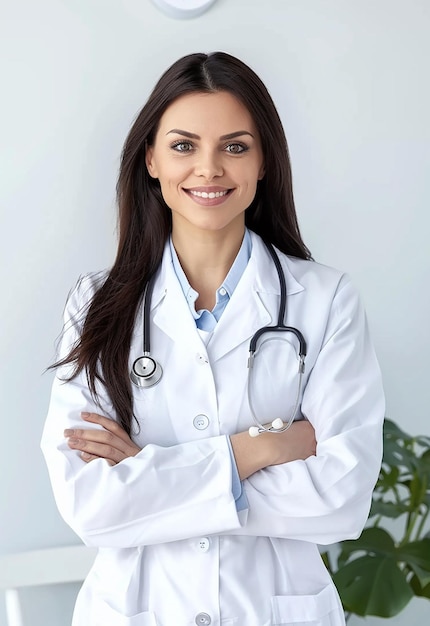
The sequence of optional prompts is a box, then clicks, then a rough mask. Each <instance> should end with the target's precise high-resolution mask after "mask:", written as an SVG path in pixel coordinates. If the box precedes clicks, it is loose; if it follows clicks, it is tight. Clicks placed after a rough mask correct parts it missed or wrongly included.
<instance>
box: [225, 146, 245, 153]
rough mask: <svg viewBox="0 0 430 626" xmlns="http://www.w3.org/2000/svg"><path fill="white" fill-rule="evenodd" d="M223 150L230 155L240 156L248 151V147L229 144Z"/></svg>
mask: <svg viewBox="0 0 430 626" xmlns="http://www.w3.org/2000/svg"><path fill="white" fill-rule="evenodd" d="M225 150H226V151H227V152H230V154H242V152H246V151H247V150H248V146H245V144H243V143H229V144H228V145H227V146H226V147H225Z"/></svg>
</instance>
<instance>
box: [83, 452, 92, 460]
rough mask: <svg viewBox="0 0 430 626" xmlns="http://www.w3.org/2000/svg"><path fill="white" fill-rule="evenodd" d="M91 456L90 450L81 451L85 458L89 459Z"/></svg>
mask: <svg viewBox="0 0 430 626" xmlns="http://www.w3.org/2000/svg"><path fill="white" fill-rule="evenodd" d="M90 457H91V454H88V452H81V458H83V459H84V460H87V459H89V458H90Z"/></svg>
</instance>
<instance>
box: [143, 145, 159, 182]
mask: <svg viewBox="0 0 430 626" xmlns="http://www.w3.org/2000/svg"><path fill="white" fill-rule="evenodd" d="M145 163H146V169H147V170H148V173H149V175H150V176H152V178H158V170H157V168H156V166H155V161H154V153H153V149H152V146H148V147H147V148H146V154H145Z"/></svg>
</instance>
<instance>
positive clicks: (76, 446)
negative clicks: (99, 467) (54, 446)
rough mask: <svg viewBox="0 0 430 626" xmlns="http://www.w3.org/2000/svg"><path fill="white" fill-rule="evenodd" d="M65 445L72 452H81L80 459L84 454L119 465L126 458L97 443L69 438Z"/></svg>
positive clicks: (114, 450)
mask: <svg viewBox="0 0 430 626" xmlns="http://www.w3.org/2000/svg"><path fill="white" fill-rule="evenodd" d="M67 443H68V445H69V448H71V449H72V450H79V451H80V452H81V457H82V453H83V452H85V453H86V454H89V455H90V456H94V457H98V458H103V459H106V460H107V461H112V462H113V464H116V463H119V462H120V461H122V460H123V459H125V458H126V456H125V455H124V453H123V452H121V451H120V450H117V449H116V448H114V447H113V446H109V445H105V444H102V443H99V442H95V441H87V440H85V439H77V438H76V437H70V438H69V439H68V442H67ZM84 460H85V459H84Z"/></svg>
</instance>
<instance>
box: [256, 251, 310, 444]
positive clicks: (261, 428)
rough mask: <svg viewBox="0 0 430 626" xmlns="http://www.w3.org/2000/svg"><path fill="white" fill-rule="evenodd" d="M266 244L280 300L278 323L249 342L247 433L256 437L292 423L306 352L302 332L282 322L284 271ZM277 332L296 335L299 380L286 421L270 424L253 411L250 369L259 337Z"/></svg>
mask: <svg viewBox="0 0 430 626" xmlns="http://www.w3.org/2000/svg"><path fill="white" fill-rule="evenodd" d="M264 243H265V245H266V248H267V250H268V251H269V253H270V256H271V257H272V259H273V262H274V264H275V267H276V271H277V273H278V278H279V286H280V291H281V301H280V303H279V311H278V323H277V325H276V326H265V327H264V328H260V329H259V330H257V332H256V333H255V334H254V335H253V337H252V338H251V341H250V343H249V357H248V369H249V372H248V404H249V408H250V410H251V413H252V417H253V420H254V423H255V426H251V427H250V429H249V435H250V436H251V437H257V436H258V435H260V434H261V433H283V432H285V431H286V430H287V429H288V428H289V427H290V426H291V424H292V423H293V421H294V419H295V417H296V414H297V410H298V408H299V404H300V397H301V390H302V379H303V374H304V371H305V358H306V354H307V345H306V341H305V338H304V337H303V334H302V333H301V332H300V331H299V330H298V329H297V328H294V327H293V326H286V325H285V324H284V319H285V315H286V310H287V285H286V281H285V276H284V272H283V270H282V266H281V262H280V260H279V257H278V255H277V254H276V251H275V249H274V247H273V246H272V245H271V244H270V243H268V242H264ZM273 332H274V333H278V332H281V333H282V332H284V333H292V334H293V335H295V336H296V338H297V340H298V342H299V368H298V370H299V371H298V376H299V382H298V385H297V395H296V399H295V403H294V408H293V410H292V413H291V415H290V417H289V418H288V420H287V421H286V422H284V421H283V420H282V419H281V418H279V417H278V418H276V419H274V420H273V421H272V423H271V424H267V425H264V424H261V422H259V420H258V418H257V416H256V415H255V411H254V409H253V403H252V391H251V388H252V384H251V378H252V370H253V367H254V359H255V355H256V352H257V347H258V345H259V341H260V339H261V337H262V336H263V335H264V334H265V333H273Z"/></svg>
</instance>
